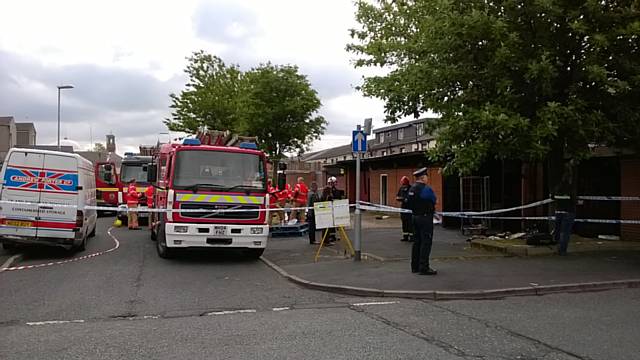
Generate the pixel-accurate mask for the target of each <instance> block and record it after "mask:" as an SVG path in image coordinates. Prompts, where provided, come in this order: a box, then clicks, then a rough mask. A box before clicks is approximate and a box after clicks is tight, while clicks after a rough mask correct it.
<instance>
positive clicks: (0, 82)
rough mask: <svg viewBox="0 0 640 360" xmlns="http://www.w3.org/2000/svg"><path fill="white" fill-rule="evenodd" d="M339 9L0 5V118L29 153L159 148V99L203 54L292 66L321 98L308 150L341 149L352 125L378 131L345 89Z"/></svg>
mask: <svg viewBox="0 0 640 360" xmlns="http://www.w3.org/2000/svg"><path fill="white" fill-rule="evenodd" d="M354 10H355V8H354V6H353V4H352V2H351V1H350V0H323V1H310V0H270V1H263V0H243V1H239V0H238V1H232V0H181V1H171V2H169V1H162V2H161V1H151V0H135V1H132V0H127V1H123V0H111V1H101V2H97V1H86V0H58V1H48V0H41V1H31V0H21V1H3V2H2V3H0V94H1V95H0V116H14V117H15V119H16V121H18V122H26V121H28V122H34V123H35V125H36V130H37V133H38V143H39V144H53V143H55V142H56V131H57V130H56V119H57V118H56V116H57V113H56V112H57V90H56V86H57V85H61V84H73V85H74V86H75V88H74V89H72V90H63V93H62V116H61V117H62V126H61V137H63V138H64V137H68V138H69V139H72V140H75V141H77V142H78V143H79V144H80V146H81V147H82V148H87V147H89V144H90V139H91V136H90V135H92V138H93V141H94V142H97V141H100V142H104V137H105V135H106V134H108V133H113V134H115V135H116V142H117V144H118V152H119V153H123V152H125V151H132V150H135V149H137V146H138V145H139V144H152V143H155V142H156V140H157V139H158V138H160V139H161V140H166V139H168V135H164V134H162V133H166V132H167V129H166V127H165V126H164V125H163V123H162V119H164V118H165V117H168V116H169V109H168V106H169V104H170V101H169V96H168V94H169V93H171V92H179V91H180V90H181V89H182V88H183V86H184V84H185V77H184V74H183V69H184V67H185V65H186V60H185V58H186V57H187V56H189V55H190V54H191V53H192V52H193V51H195V50H199V49H203V50H205V51H208V52H210V53H212V54H215V55H218V56H220V57H221V58H222V59H223V60H224V61H225V62H227V63H236V64H239V65H240V66H241V67H242V68H243V69H249V68H251V67H253V66H256V65H258V64H259V63H261V62H266V61H271V62H273V63H276V64H295V65H298V66H299V67H300V70H301V72H302V73H304V74H306V75H308V77H309V80H310V81H311V83H312V85H313V87H314V88H315V89H316V90H317V91H318V93H319V95H320V98H321V99H322V103H323V107H322V109H321V111H320V112H321V114H322V115H324V116H325V118H326V119H327V120H328V121H329V126H328V128H327V132H326V134H325V136H324V137H323V139H322V141H321V142H317V143H316V144H314V146H313V149H314V150H319V149H322V148H326V147H330V146H335V145H342V144H346V143H348V142H349V136H348V134H350V131H351V130H352V129H354V128H355V126H356V124H358V123H360V122H362V119H363V118H366V117H373V118H374V125H375V126H382V125H383V123H382V121H381V119H382V118H383V104H382V103H381V102H380V101H379V100H376V99H369V98H364V97H363V96H361V95H360V93H358V92H357V91H355V89H354V86H356V85H358V84H359V83H360V78H361V76H362V75H363V72H362V70H360V69H358V70H356V69H354V68H353V66H352V65H351V63H350V60H351V58H352V56H351V55H350V54H348V53H347V52H346V51H345V50H344V48H345V45H346V44H347V43H348V42H349V41H350V38H349V35H348V29H349V28H352V27H354V26H355V21H354Z"/></svg>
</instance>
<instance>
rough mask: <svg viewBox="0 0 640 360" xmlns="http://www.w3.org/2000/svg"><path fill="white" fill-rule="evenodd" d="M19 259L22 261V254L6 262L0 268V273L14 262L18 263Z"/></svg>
mask: <svg viewBox="0 0 640 360" xmlns="http://www.w3.org/2000/svg"><path fill="white" fill-rule="evenodd" d="M20 259H22V254H16V255H13V256H12V257H10V258H9V259H8V260H7V261H5V262H4V264H2V266H0V272H3V271H5V270H6V269H7V268H8V267H9V266H11V264H13V263H14V262H15V261H20Z"/></svg>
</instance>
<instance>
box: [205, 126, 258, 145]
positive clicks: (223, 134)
mask: <svg viewBox="0 0 640 360" xmlns="http://www.w3.org/2000/svg"><path fill="white" fill-rule="evenodd" d="M196 139H198V140H200V143H201V144H202V145H214V146H238V145H239V144H240V143H253V144H257V143H258V138H257V137H256V136H240V135H238V134H233V133H232V132H231V131H229V130H225V131H221V130H208V129H201V130H198V132H197V133H196Z"/></svg>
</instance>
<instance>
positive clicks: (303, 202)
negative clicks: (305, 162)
mask: <svg viewBox="0 0 640 360" xmlns="http://www.w3.org/2000/svg"><path fill="white" fill-rule="evenodd" d="M308 194H309V189H308V188H307V185H306V184H305V183H304V178H303V177H299V178H298V183H297V184H296V186H294V187H293V194H292V196H291V197H292V199H293V207H294V209H293V210H292V211H291V217H290V218H289V222H291V220H293V219H295V220H296V221H297V222H300V223H304V221H305V216H304V213H305V212H304V210H296V209H295V208H303V207H306V206H307V195H308ZM300 213H302V216H300V219H298V215H299V214H300Z"/></svg>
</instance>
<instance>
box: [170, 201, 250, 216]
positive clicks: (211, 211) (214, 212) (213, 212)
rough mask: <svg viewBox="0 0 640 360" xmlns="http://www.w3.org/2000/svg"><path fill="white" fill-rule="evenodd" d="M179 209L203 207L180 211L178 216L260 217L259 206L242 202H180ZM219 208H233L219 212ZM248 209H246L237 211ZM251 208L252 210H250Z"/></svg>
mask: <svg viewBox="0 0 640 360" xmlns="http://www.w3.org/2000/svg"><path fill="white" fill-rule="evenodd" d="M180 209H181V210H182V209H185V210H186V209H204V210H208V211H202V212H199V211H198V212H192V211H189V212H181V213H180V216H181V217H185V218H198V219H199V218H207V219H240V220H254V219H258V218H259V217H260V211H258V209H260V206H258V205H244V204H206V203H182V204H180ZM221 210H233V211H230V212H219V211H221ZM239 210H248V211H239ZM251 210H253V211H251Z"/></svg>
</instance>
